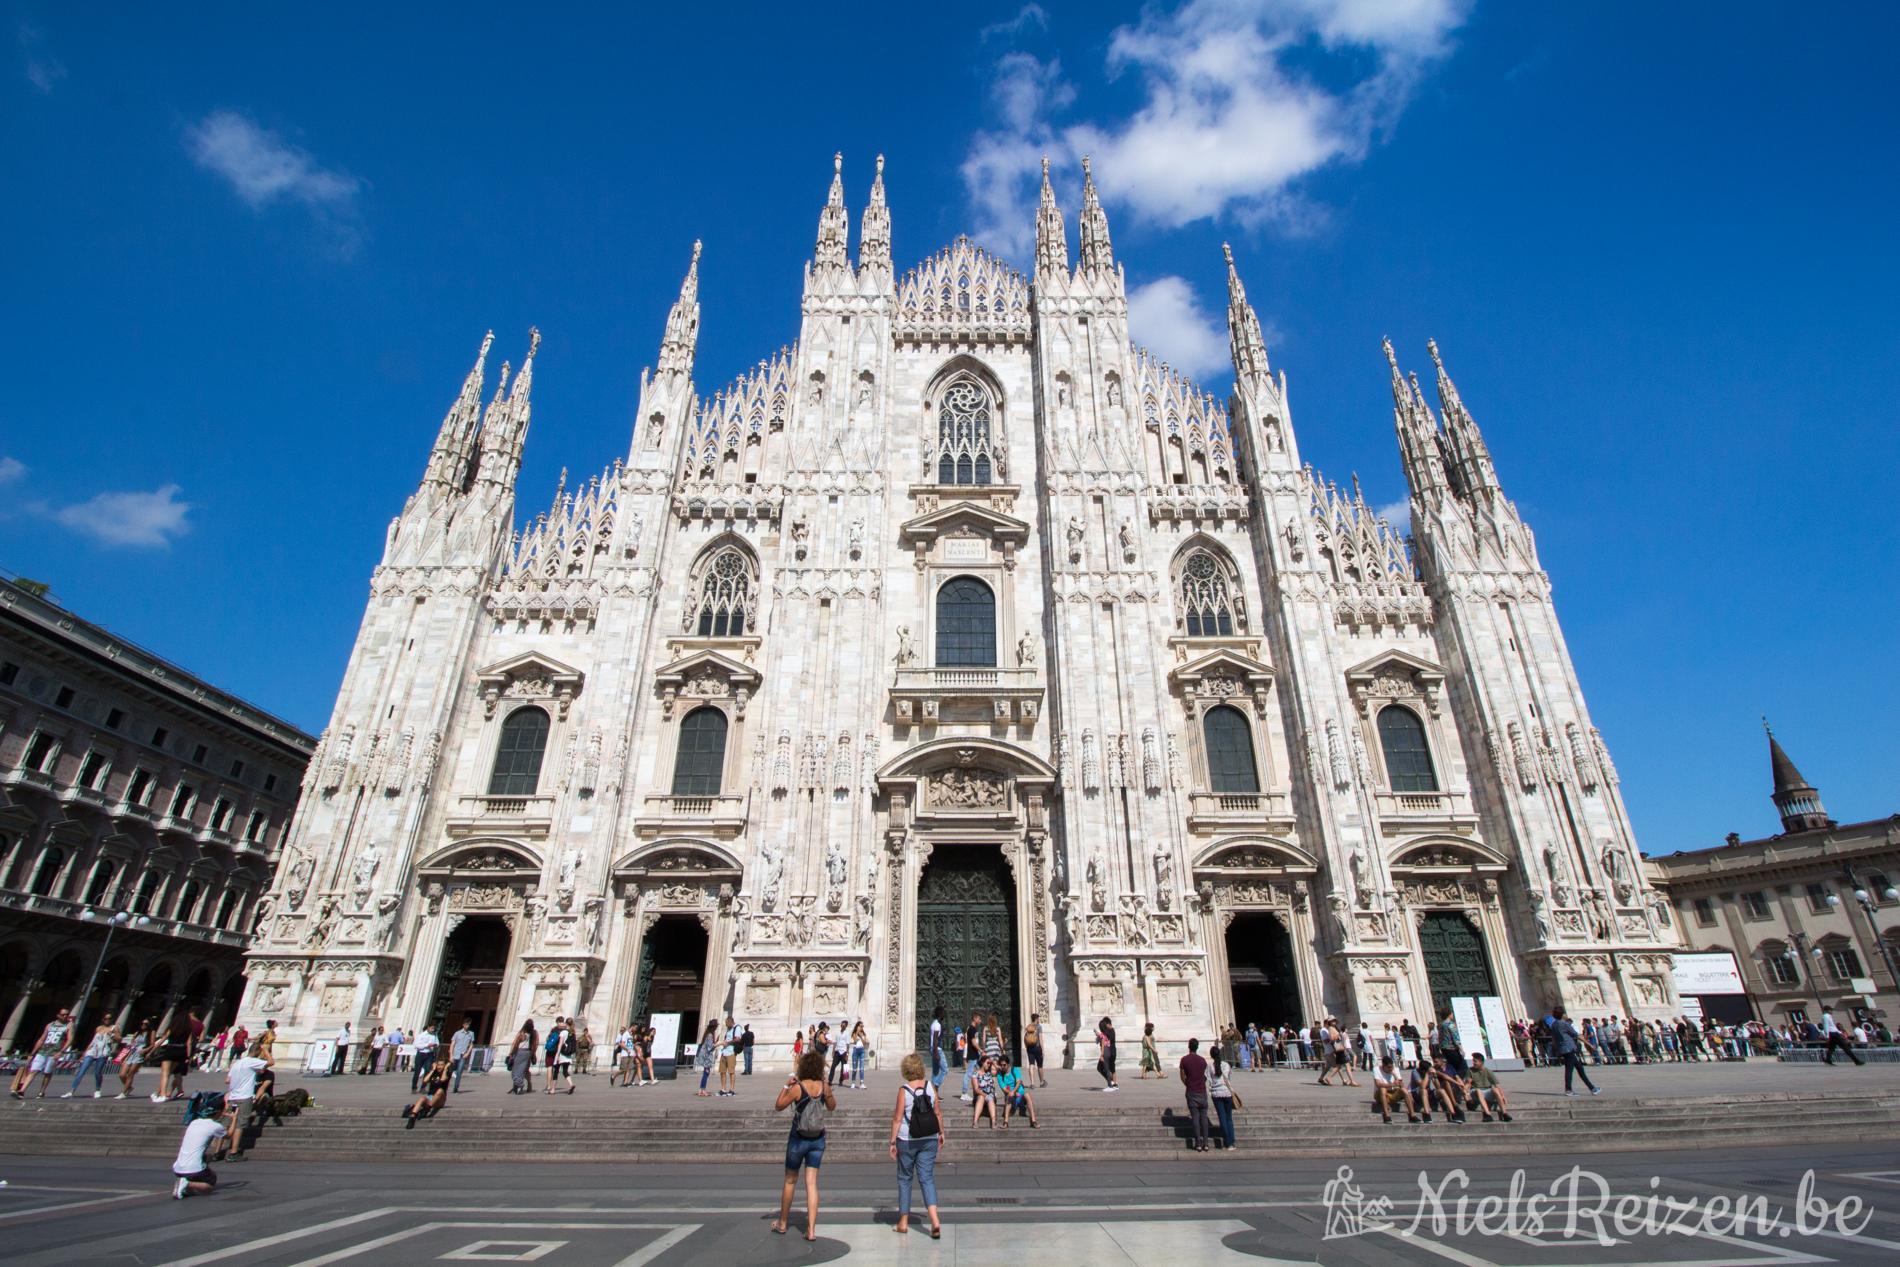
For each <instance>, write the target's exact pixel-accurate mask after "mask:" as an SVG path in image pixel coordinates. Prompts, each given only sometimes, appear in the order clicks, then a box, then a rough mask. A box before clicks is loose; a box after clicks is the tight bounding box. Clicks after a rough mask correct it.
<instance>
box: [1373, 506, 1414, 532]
mask: <svg viewBox="0 0 1900 1267" xmlns="http://www.w3.org/2000/svg"><path fill="white" fill-rule="evenodd" d="M1372 513H1373V514H1375V515H1377V516H1378V517H1379V518H1381V519H1383V520H1385V521H1386V522H1387V523H1389V524H1391V525H1392V526H1393V527H1394V528H1396V529H1398V530H1399V532H1400V534H1401V535H1404V534H1409V533H1410V532H1411V531H1412V503H1411V500H1410V499H1409V498H1401V499H1400V500H1398V501H1395V502H1387V503H1386V504H1385V505H1383V506H1376V507H1374V508H1373V511H1372Z"/></svg>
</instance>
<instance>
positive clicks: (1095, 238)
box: [1080, 157, 1115, 273]
mask: <svg viewBox="0 0 1900 1267" xmlns="http://www.w3.org/2000/svg"><path fill="white" fill-rule="evenodd" d="M1080 249H1081V254H1082V270H1083V271H1084V272H1087V273H1105V272H1108V271H1109V270H1111V269H1113V268H1114V267H1115V251H1114V248H1113V247H1111V246H1110V245H1109V241H1108V213H1107V212H1105V211H1103V210H1102V199H1101V196H1100V195H1099V194H1097V193H1096V192H1095V176H1094V173H1092V172H1091V171H1090V170H1089V160H1088V159H1087V157H1084V158H1083V159H1082V234H1081V247H1080Z"/></svg>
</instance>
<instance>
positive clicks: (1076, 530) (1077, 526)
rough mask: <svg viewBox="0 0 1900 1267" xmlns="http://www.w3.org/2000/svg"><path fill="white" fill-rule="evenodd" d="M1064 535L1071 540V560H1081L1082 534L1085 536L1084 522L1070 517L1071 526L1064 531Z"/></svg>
mask: <svg viewBox="0 0 1900 1267" xmlns="http://www.w3.org/2000/svg"><path fill="white" fill-rule="evenodd" d="M1063 534H1064V535H1065V536H1066V537H1067V538H1068V540H1069V557H1070V558H1071V559H1079V558H1081V557H1082V534H1083V528H1082V521H1081V520H1080V519H1077V518H1075V517H1074V516H1070V518H1069V526H1068V527H1067V528H1064V529H1063Z"/></svg>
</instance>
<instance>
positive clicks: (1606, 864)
mask: <svg viewBox="0 0 1900 1267" xmlns="http://www.w3.org/2000/svg"><path fill="white" fill-rule="evenodd" d="M1603 873H1604V874H1605V875H1607V876H1608V877H1609V878H1610V888H1611V889H1612V890H1613V891H1614V892H1615V894H1616V900H1617V901H1618V902H1619V903H1621V904H1622V905H1624V906H1628V905H1629V904H1630V899H1631V898H1633V897H1634V896H1635V895H1636V886H1635V884H1633V883H1632V882H1631V877H1630V869H1629V860H1628V859H1627V858H1625V857H1624V856H1623V851H1622V850H1621V849H1618V848H1617V847H1616V845H1615V843H1614V842H1612V841H1605V842H1604V843H1603Z"/></svg>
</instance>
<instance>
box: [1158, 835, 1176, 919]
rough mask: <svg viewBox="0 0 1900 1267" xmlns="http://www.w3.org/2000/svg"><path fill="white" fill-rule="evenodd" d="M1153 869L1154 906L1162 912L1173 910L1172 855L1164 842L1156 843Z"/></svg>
mask: <svg viewBox="0 0 1900 1267" xmlns="http://www.w3.org/2000/svg"><path fill="white" fill-rule="evenodd" d="M1154 869H1155V906H1156V907H1157V908H1159V909H1161V910H1164V911H1170V910H1173V909H1174V854H1173V852H1172V851H1171V850H1170V849H1169V848H1168V846H1167V842H1166V841H1156V842H1155V851H1154Z"/></svg>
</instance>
